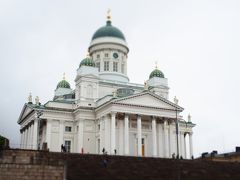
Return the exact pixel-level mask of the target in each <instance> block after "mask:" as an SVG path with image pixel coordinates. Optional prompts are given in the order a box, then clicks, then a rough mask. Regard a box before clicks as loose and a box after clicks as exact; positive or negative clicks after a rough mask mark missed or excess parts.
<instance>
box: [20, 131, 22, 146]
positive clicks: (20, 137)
mask: <svg viewBox="0 0 240 180" xmlns="http://www.w3.org/2000/svg"><path fill="white" fill-rule="evenodd" d="M22 141H23V136H22V132H21V131H20V149H22Z"/></svg>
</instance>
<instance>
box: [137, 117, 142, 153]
mask: <svg viewBox="0 0 240 180" xmlns="http://www.w3.org/2000/svg"><path fill="white" fill-rule="evenodd" d="M137 148H138V151H137V152H138V156H142V122H141V116H140V115H138V116H137Z"/></svg>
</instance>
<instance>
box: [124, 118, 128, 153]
mask: <svg viewBox="0 0 240 180" xmlns="http://www.w3.org/2000/svg"><path fill="white" fill-rule="evenodd" d="M124 154H125V155H129V116H128V115H127V114H125V117H124Z"/></svg>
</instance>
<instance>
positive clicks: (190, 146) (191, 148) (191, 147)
mask: <svg viewBox="0 0 240 180" xmlns="http://www.w3.org/2000/svg"><path fill="white" fill-rule="evenodd" d="M192 134H193V133H189V148H190V151H189V152H190V158H192V156H193V143H192Z"/></svg>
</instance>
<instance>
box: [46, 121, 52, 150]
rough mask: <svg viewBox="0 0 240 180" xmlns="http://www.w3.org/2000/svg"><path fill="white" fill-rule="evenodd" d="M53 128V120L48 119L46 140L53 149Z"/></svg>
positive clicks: (49, 147)
mask: <svg viewBox="0 0 240 180" xmlns="http://www.w3.org/2000/svg"><path fill="white" fill-rule="evenodd" d="M51 129H52V124H51V120H50V119H47V129H46V142H47V147H48V149H49V150H51Z"/></svg>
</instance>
